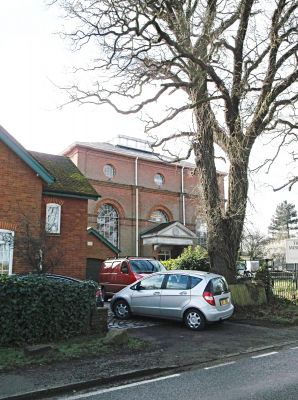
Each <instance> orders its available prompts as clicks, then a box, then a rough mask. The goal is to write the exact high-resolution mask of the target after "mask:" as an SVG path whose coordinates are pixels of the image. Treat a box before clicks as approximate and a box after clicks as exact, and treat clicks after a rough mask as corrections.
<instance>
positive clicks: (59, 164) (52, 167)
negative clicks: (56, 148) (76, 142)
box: [30, 151, 100, 200]
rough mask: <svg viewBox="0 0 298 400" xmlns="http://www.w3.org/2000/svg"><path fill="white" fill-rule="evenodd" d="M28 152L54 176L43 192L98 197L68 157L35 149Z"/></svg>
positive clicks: (90, 197)
mask: <svg viewBox="0 0 298 400" xmlns="http://www.w3.org/2000/svg"><path fill="white" fill-rule="evenodd" d="M30 154H31V155H32V156H33V157H34V159H35V160H37V161H38V162H39V163H40V164H41V165H42V166H43V167H44V168H46V170H47V171H49V173H50V174H52V175H53V176H54V177H55V181H54V182H53V183H51V184H48V185H46V186H45V187H44V190H43V192H44V193H45V194H59V195H60V196H65V197H79V198H87V199H94V200H96V199H98V197H100V196H99V195H98V193H97V192H96V191H95V189H94V188H93V186H92V185H91V184H90V183H89V181H88V179H87V178H86V177H85V176H84V175H83V174H82V173H81V171H80V170H79V169H78V168H77V166H76V165H75V164H74V163H73V162H72V161H71V160H70V159H69V158H68V157H65V156H57V155H53V154H45V153H38V152H36V151H30Z"/></svg>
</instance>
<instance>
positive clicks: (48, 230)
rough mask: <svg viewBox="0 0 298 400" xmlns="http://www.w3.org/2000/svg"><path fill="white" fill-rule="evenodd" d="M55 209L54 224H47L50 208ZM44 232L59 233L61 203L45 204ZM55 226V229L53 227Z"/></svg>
mask: <svg viewBox="0 0 298 400" xmlns="http://www.w3.org/2000/svg"><path fill="white" fill-rule="evenodd" d="M53 209H56V210H57V214H56V223H55V226H53V225H52V226H50V225H49V218H50V210H53ZM45 228H46V232H47V233H52V234H59V233H60V228H61V205H60V204H57V203H47V205H46V227H45ZM53 228H55V229H53Z"/></svg>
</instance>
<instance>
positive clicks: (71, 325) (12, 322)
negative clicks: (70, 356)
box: [0, 275, 96, 344]
mask: <svg viewBox="0 0 298 400" xmlns="http://www.w3.org/2000/svg"><path fill="white" fill-rule="evenodd" d="M95 291H96V284H95V283H94V282H92V281H86V282H83V281H82V282H75V283H71V284H70V283H67V282H62V281H57V282H56V281H53V280H50V279H47V278H46V277H44V276H42V275H29V276H26V277H21V278H20V277H17V276H0V305H1V306H0V307H1V312H0V343H1V344H8V343H41V342H48V341H52V340H57V339H63V338H69V337H71V336H76V335H79V334H82V333H86V332H87V331H88V330H89V328H90V316H91V312H92V310H93V309H94V307H95Z"/></svg>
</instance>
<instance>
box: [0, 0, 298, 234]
mask: <svg viewBox="0 0 298 400" xmlns="http://www.w3.org/2000/svg"><path fill="white" fill-rule="evenodd" d="M62 25H63V19H62V18H61V15H59V10H58V9H57V8H54V7H48V6H46V4H45V2H44V1H43V0H13V1H4V0H0V52H1V53H0V54H1V58H0V125H2V126H3V127H4V128H5V129H6V130H8V132H9V133H10V134H11V135H13V136H14V137H15V138H16V139H17V140H18V141H19V142H20V143H21V144H22V145H23V146H24V147H25V148H27V149H28V150H35V151H40V152H45V153H53V154H61V153H62V151H63V150H64V149H66V148H67V147H68V146H69V145H70V144H71V143H73V142H75V141H84V142H88V141H90V142H91V141H107V140H110V139H111V138H112V137H114V136H117V135H118V134H125V135H128V136H135V137H141V138H143V139H144V138H146V137H145V136H144V133H143V132H144V128H143V124H142V123H141V121H140V120H139V119H138V118H137V117H136V116H121V115H119V114H117V113H116V112H115V111H113V110H112V109H110V108H109V107H108V106H105V107H96V106H89V105H88V106H79V105H77V104H74V105H70V106H66V107H63V108H61V107H60V106H61V105H62V104H64V103H65V102H66V101H67V97H66V94H65V92H63V91H62V90H61V89H59V88H58V87H59V86H62V85H63V84H65V82H67V81H69V79H70V76H71V69H72V66H73V65H78V64H79V63H80V61H81V59H82V58H84V57H87V56H88V55H86V54H82V53H81V52H77V53H74V52H72V51H71V50H70V47H69V44H68V43H67V42H66V41H64V40H62V39H61V38H60V37H59V35H58V34H57V32H59V31H61V27H62ZM269 153H270V147H269V145H267V146H264V144H263V143H259V144H257V146H256V148H255V150H254V151H253V154H252V156H251V159H252V164H253V165H257V164H258V163H259V162H261V161H262V160H263V159H264V157H267V155H268V154H269ZM294 168H295V167H294V164H293V163H291V162H290V157H289V156H288V155H287V153H286V152H285V153H284V154H283V155H282V156H281V157H280V159H279V160H278V161H277V163H276V164H275V165H274V167H273V168H272V169H271V170H270V171H269V173H264V171H263V172H262V173H259V174H257V175H253V176H252V177H251V184H250V191H249V206H248V213H247V221H248V222H247V226H248V227H249V229H250V230H254V229H258V230H260V231H261V232H263V233H264V234H266V233H267V228H268V225H269V223H270V220H271V218H272V215H273V214H274V212H275V209H276V206H277V204H279V203H280V202H282V201H284V200H287V201H288V202H291V203H294V204H295V206H296V209H297V210H298V196H297V195H298V184H297V186H294V187H293V189H292V191H291V192H289V191H288V190H287V189H285V190H282V191H279V192H273V190H272V187H278V186H280V185H281V184H282V183H283V182H284V181H285V179H286V178H287V177H288V176H290V175H291V174H292V173H293V171H294ZM219 169H220V170H225V169H226V167H225V165H224V164H222V165H219Z"/></svg>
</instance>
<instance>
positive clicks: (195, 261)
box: [162, 246, 210, 271]
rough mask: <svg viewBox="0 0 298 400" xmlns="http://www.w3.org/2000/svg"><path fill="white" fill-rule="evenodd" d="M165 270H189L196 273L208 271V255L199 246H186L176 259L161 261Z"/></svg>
mask: <svg viewBox="0 0 298 400" xmlns="http://www.w3.org/2000/svg"><path fill="white" fill-rule="evenodd" d="M162 263H163V265H164V266H165V267H166V269H169V270H170V269H190V270H196V271H210V262H209V258H208V253H207V251H206V250H204V249H203V248H202V247H201V246H196V247H195V248H192V247H191V246H188V247H187V248H185V249H184V250H183V252H182V254H181V255H180V256H179V257H178V258H176V259H170V260H167V261H162Z"/></svg>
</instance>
